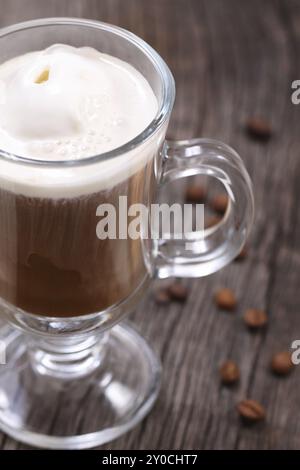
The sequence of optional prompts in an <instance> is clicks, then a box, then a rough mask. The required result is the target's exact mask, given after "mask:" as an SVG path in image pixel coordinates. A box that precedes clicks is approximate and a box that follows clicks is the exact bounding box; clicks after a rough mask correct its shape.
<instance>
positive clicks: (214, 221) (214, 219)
mask: <svg viewBox="0 0 300 470" xmlns="http://www.w3.org/2000/svg"><path fill="white" fill-rule="evenodd" d="M221 220H222V217H219V216H218V215H212V216H211V217H209V218H208V219H206V220H205V221H204V228H211V227H214V226H215V225H218V224H219V223H220V222H221Z"/></svg>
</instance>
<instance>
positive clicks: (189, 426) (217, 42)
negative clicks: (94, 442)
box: [0, 0, 300, 449]
mask: <svg viewBox="0 0 300 470" xmlns="http://www.w3.org/2000/svg"><path fill="white" fill-rule="evenodd" d="M0 12H1V13H0V23H1V24H0V25H1V26H3V25H7V24H10V23H14V22H17V21H22V20H25V19H30V18H37V17H42V16H43V17H46V16H79V17H86V18H94V19H99V20H103V21H107V22H110V23H114V24H117V25H120V26H123V27H125V28H127V29H130V30H132V31H133V32H135V33H136V34H138V35H139V36H141V37H143V38H144V39H145V40H146V41H147V42H149V43H150V44H151V45H152V46H153V47H154V48H155V49H156V50H157V51H158V52H159V53H160V54H161V55H162V57H163V58H164V59H165V60H166V61H167V63H168V64H169V65H170V68H171V70H172V72H173V74H174V76H175V80H176V84H177V99H176V105H175V108H174V112H173V116H172V122H171V125H170V134H172V136H175V137H176V138H183V137H184V138H189V137H196V136H206V137H214V138H218V139H220V140H223V141H225V142H227V143H229V144H230V145H232V146H233V147H235V148H236V149H237V150H238V152H239V153H240V154H241V155H242V157H243V159H244V161H245V163H246V165H247V168H248V170H249V172H250V175H251V177H252V179H253V183H254V187H255V199H256V220H255V226H254V229H253V232H252V236H251V241H250V251H249V257H248V259H247V260H246V261H244V262H243V263H233V264H232V265H230V266H229V267H227V268H226V269H224V270H222V271H221V272H220V273H217V274H215V275H213V276H210V277H207V278H203V279H200V280H195V281H192V282H190V281H189V282H188V284H189V286H190V287H191V292H190V296H189V298H188V301H187V302H186V303H185V304H183V305H182V304H171V305H170V306H168V307H165V306H161V307H158V306H157V305H156V304H155V302H154V300H153V295H152V293H151V292H150V293H149V295H148V297H147V298H145V299H144V301H143V303H142V304H141V305H140V306H139V308H138V310H137V312H136V313H135V314H134V315H133V316H132V320H133V321H134V322H135V323H136V325H137V326H138V328H139V330H140V331H141V332H142V333H143V335H145V336H146V337H147V338H148V339H149V342H150V343H151V344H152V345H153V347H154V348H155V350H156V351H157V352H158V354H160V356H161V358H162V362H163V366H164V376H163V385H162V390H161V393H160V396H159V399H158V401H157V403H156V405H155V407H154V409H153V411H152V412H151V413H150V415H149V416H148V417H147V418H146V419H145V420H144V421H143V422H142V423H141V424H139V425H138V426H137V427H136V428H135V429H134V430H133V431H132V432H129V433H128V434H126V435H125V436H123V437H122V438H120V439H118V440H116V441H114V442H112V443H110V444H109V445H107V446H105V447H104V448H107V449H246V448H247V449H259V448H262V449H297V448H300V420H299V412H300V393H299V389H300V366H299V367H298V368H296V370H295V371H294V372H293V374H292V375H291V376H290V377H289V378H286V379H278V378H276V377H274V376H272V375H271V374H270V372H269V362H270V357H271V355H272V353H273V352H276V351H280V350H282V349H288V348H289V346H290V344H291V342H292V340H294V339H298V338H300V295H299V282H300V210H299V206H298V204H299V200H300V186H299V181H300V154H299V149H300V133H299V119H300V106H295V105H292V103H291V99H290V95H291V82H292V81H293V80H295V79H300V3H299V2H297V1H296V0H277V1H276V0H264V1H261V0H251V2H249V1H247V0H243V1H241V0H227V1H224V0H152V1H151V2H149V1H147V0H126V1H124V0H72V1H68V0H48V1H47V2H45V1H43V2H42V1H40V0H9V1H7V0H1V1H0ZM255 114H259V115H263V116H265V117H266V118H267V119H269V120H270V121H271V123H272V127H273V128H274V130H275V133H274V136H273V137H272V139H271V140H270V142H269V143H267V144H261V143H256V142H254V141H251V140H250V139H249V138H248V137H247V136H246V135H245V132H244V130H243V124H244V122H245V121H246V120H247V118H248V117H249V116H252V115H255ZM220 286H225V287H230V288H232V289H233V290H234V291H235V292H236V293H237V296H238V299H239V306H238V311H237V313H234V314H228V313H227V314H225V313H220V312H218V311H217V310H216V308H215V306H214V304H213V302H212V296H213V293H214V291H215V290H216V289H217V288H218V287H220ZM248 307H258V308H262V309H265V310H266V311H267V312H268V314H269V317H270V323H269V327H268V329H267V330H266V331H265V332H263V333H259V334H255V335H252V334H249V332H248V331H247V330H246V329H245V327H244V324H243V321H242V314H243V312H244V310H245V309H246V308H248ZM228 358H231V359H233V360H235V361H237V362H238V364H239V365H240V368H241V381H240V384H239V386H238V387H236V388H234V389H226V388H224V387H221V386H220V384H219V380H218V367H219V365H220V363H222V362H223V360H225V359H228ZM246 397H248V398H253V399H257V400H259V401H261V402H262V404H263V405H264V406H265V407H266V409H267V421H266V423H264V424H259V425H257V426H254V427H251V428H247V427H245V426H244V425H242V423H241V422H240V421H239V418H238V416H237V413H236V410H235V406H236V403H237V401H238V400H240V399H242V398H246ZM0 447H2V448H3V449H21V448H27V447H26V446H23V445H21V444H19V443H17V442H15V441H13V440H12V439H10V438H9V437H7V436H5V435H1V436H0Z"/></svg>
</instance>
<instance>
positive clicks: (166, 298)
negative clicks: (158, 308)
mask: <svg viewBox="0 0 300 470" xmlns="http://www.w3.org/2000/svg"><path fill="white" fill-rule="evenodd" d="M155 302H156V303H157V304H159V305H165V304H168V303H169V302H170V294H169V292H168V290H167V289H160V290H158V291H157V292H155Z"/></svg>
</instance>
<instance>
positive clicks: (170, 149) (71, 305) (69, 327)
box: [0, 18, 253, 449]
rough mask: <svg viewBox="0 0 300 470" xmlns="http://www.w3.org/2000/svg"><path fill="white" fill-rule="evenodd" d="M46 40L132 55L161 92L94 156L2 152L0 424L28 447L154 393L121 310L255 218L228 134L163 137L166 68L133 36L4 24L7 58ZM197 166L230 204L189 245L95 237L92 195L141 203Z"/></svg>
mask: <svg viewBox="0 0 300 470" xmlns="http://www.w3.org/2000/svg"><path fill="white" fill-rule="evenodd" d="M54 43H66V44H70V45H73V46H77V47H79V46H91V47H94V48H96V49H98V50H100V51H102V52H105V53H108V54H111V55H114V56H117V57H119V58H120V59H122V60H124V61H126V62H128V63H130V64H131V65H133V66H134V67H135V68H136V69H137V70H139V71H140V72H141V73H142V74H143V75H144V76H145V77H146V79H147V80H148V82H149V84H150V85H151V87H152V90H153V92H154V93H155V96H156V98H157V101H158V111H157V115H156V116H155V118H154V120H153V121H152V122H151V123H150V124H149V126H148V127H147V128H146V129H145V130H144V131H143V132H142V133H141V134H139V135H138V136H137V137H135V138H134V139H132V140H131V141H130V142H128V143H126V144H125V145H122V146H121V147H119V148H117V149H115V150H112V151H109V152H107V153H104V154H101V155H95V156H92V157H89V158H82V159H78V160H57V161H55V160H53V157H52V159H51V160H50V159H49V160H46V161H45V160H34V159H30V158H23V157H20V156H17V155H11V154H8V153H5V152H4V151H0V218H1V224H0V304H1V314H2V317H4V318H5V319H6V320H8V323H7V322H5V324H4V325H3V326H2V328H1V345H2V350H3V351H5V353H6V364H5V365H1V367H0V427H1V429H2V430H3V431H5V432H6V433H8V434H9V435H11V436H13V437H14V438H16V439H18V440H20V441H23V442H25V443H27V444H31V445H34V446H39V447H46V448H67V449H71V448H75V449H80V448H88V447H93V446H96V445H100V444H103V443H105V442H108V441H110V440H111V439H113V438H115V437H117V436H120V435H121V434H123V433H124V432H125V431H127V430H128V429H130V428H132V427H133V426H134V425H135V424H136V423H137V422H138V421H139V420H141V419H142V418H143V417H144V416H145V414H146V413H147V412H148V411H149V409H150V408H151V406H152V404H153V403H154V401H155V398H156V397H157V393H158V389H159V383H160V364H159V361H158V359H157V358H156V357H155V355H154V353H153V352H152V351H151V349H150V348H149V347H148V345H147V344H146V342H145V341H144V340H143V338H142V337H141V336H140V335H139V334H138V333H137V332H135V330H134V329H133V328H131V327H129V326H128V325H126V324H117V323H119V321H120V320H121V318H123V317H124V315H125V314H128V313H129V312H131V311H132V310H133V309H134V307H135V306H136V304H137V302H138V300H139V299H140V298H141V297H142V295H143V294H144V292H145V289H146V288H147V287H148V285H149V281H150V280H151V278H153V277H156V278H167V277H170V276H179V277H201V276H205V275H208V274H210V273H213V272H215V271H217V270H219V269H220V268H222V267H223V266H225V265H226V264H228V263H229V262H230V261H231V260H232V259H233V258H234V257H235V256H236V255H237V254H238V253H239V252H240V250H241V248H242V246H243V244H244V243H245V240H246V237H247V234H248V232H249V229H250V227H251V224H252V219H253V195H252V189H251V182H250V179H249V176H248V174H247V172H246V169H245V167H244V165H243V163H242V161H241V159H240V158H239V156H238V155H237V153H236V152H235V151H234V150H233V149H231V148H230V147H228V146H227V145H225V144H223V143H220V142H217V141H214V140H209V139H193V140H186V141H177V142H168V141H165V135H166V130H167V126H168V121H169V118H170V114H171V111H172V106H173V102H174V97H175V86H174V80H173V77H172V75H171V73H170V70H169V69H168V67H167V65H166V64H165V63H164V61H163V60H162V59H161V57H160V56H159V55H158V54H157V53H156V52H155V51H154V50H153V49H152V48H151V47H150V46H149V45H148V44H146V43H145V42H144V41H142V40H141V39H139V38H138V37H136V36H135V35H133V34H131V33H129V32H127V31H125V30H123V29H120V28H118V27H115V26H111V25H108V24H104V23H100V22H96V21H89V20H81V19H69V18H52V19H41V20H34V21H29V22H25V23H22V24H17V25H14V26H10V27H7V28H4V29H2V30H1V32H0V60H1V63H2V62H4V61H5V60H8V59H10V58H13V57H15V56H18V55H21V54H24V53H26V52H30V51H34V50H41V49H44V48H46V47H48V46H50V45H52V44H54ZM0 147H1V145H0ZM197 175H205V176H210V177H213V178H215V179H216V180H217V181H219V182H220V183H221V184H222V185H223V186H224V188H225V190H226V191H227V193H228V197H229V204H228V207H227V211H226V214H225V216H224V218H223V220H222V221H221V222H220V223H219V224H218V225H216V226H215V227H213V228H209V229H203V230H202V231H201V233H200V232H196V231H195V232H193V233H192V234H190V237H189V246H188V249H187V245H186V243H185V242H186V240H184V239H182V240H177V239H174V237H173V238H172V237H170V236H168V234H166V236H163V235H162V237H161V238H160V239H155V240H151V239H150V240H149V239H144V238H143V237H142V236H140V237H139V238H137V239H130V238H122V239H111V240H110V239H106V240H101V239H99V238H98V237H97V236H96V226H97V220H98V218H97V207H98V206H99V204H103V203H104V204H107V203H110V204H113V205H116V204H117V203H118V200H119V196H126V197H127V202H128V206H129V205H131V204H136V203H143V204H144V205H145V206H147V207H149V206H150V205H151V204H152V203H153V202H154V201H155V200H156V199H157V194H158V191H159V189H160V188H162V187H166V185H167V184H168V183H169V182H172V181H175V180H179V179H182V178H186V177H189V176H197ZM100 183H101V184H100ZM147 223H149V221H147Z"/></svg>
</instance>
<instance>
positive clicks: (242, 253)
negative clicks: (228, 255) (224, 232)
mask: <svg viewBox="0 0 300 470" xmlns="http://www.w3.org/2000/svg"><path fill="white" fill-rule="evenodd" d="M247 255H248V250H247V247H246V246H244V247H243V248H242V249H241V251H240V252H239V254H238V255H237V256H236V258H235V260H234V261H244V259H245V258H247Z"/></svg>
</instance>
